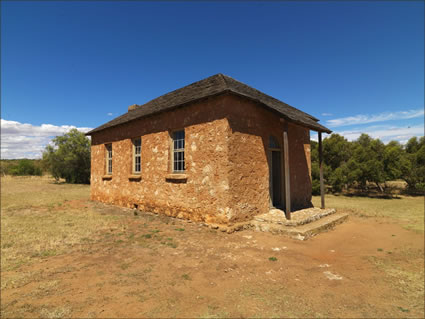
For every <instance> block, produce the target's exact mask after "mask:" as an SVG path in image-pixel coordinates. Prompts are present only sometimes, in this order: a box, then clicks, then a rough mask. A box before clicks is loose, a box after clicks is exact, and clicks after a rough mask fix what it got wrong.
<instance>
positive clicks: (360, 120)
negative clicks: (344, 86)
mask: <svg viewBox="0 0 425 319" xmlns="http://www.w3.org/2000/svg"><path fill="white" fill-rule="evenodd" d="M423 116H424V110H423V109H417V110H408V111H399V112H390V113H388V112H385V113H379V114H372V115H368V114H358V115H355V116H348V117H342V118H338V119H332V120H327V121H326V124H327V125H328V126H330V127H339V126H348V125H358V124H368V123H375V122H385V121H392V120H407V119H412V118H416V117H423Z"/></svg>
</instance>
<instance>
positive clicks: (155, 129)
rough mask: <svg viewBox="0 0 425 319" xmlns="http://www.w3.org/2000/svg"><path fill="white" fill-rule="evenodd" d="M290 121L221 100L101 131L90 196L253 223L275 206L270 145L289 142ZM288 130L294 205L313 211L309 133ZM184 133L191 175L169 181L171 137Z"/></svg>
mask: <svg viewBox="0 0 425 319" xmlns="http://www.w3.org/2000/svg"><path fill="white" fill-rule="evenodd" d="M284 124H285V123H282V122H281V121H280V119H279V117H278V116H276V115H275V114H274V113H272V112H271V111H269V110H267V109H265V108H262V107H261V106H258V105H256V104H255V103H254V102H251V101H249V100H247V99H244V98H241V97H237V96H234V95H221V96H217V97H213V98H210V99H206V100H203V101H201V102H198V103H196V104H192V105H189V106H186V107H183V108H179V109H175V110H174V111H172V112H166V113H161V114H157V115H154V116H150V117H147V118H142V119H139V120H135V121H132V122H129V123H127V124H124V125H120V126H117V127H113V128H110V129H107V130H104V131H100V132H97V133H95V134H94V135H93V136H92V176H91V198H92V199H93V200H98V201H102V202H107V203H112V204H116V205H120V206H126V207H134V205H138V207H139V208H140V209H142V210H147V211H153V212H158V213H164V214H167V215H170V216H178V217H182V218H189V219H192V220H196V221H205V222H207V223H215V224H228V223H234V222H238V221H244V220H249V219H251V218H252V216H254V215H257V214H263V213H266V212H268V210H269V208H270V192H269V154H268V140H269V136H270V135H274V136H275V138H276V139H277V140H278V141H279V143H280V145H283V143H282V129H283V125H284ZM287 125H288V138H289V146H290V149H289V154H290V157H289V158H290V169H291V171H290V173H291V179H290V182H291V197H292V201H291V202H292V205H293V206H294V207H295V208H305V207H309V206H311V202H310V201H311V179H310V166H311V165H310V141H309V139H310V137H309V130H308V129H306V128H303V127H301V126H298V125H293V124H291V123H288V124H287ZM183 128H184V129H185V135H186V137H185V143H186V146H185V161H186V172H185V176H183V179H170V178H169V177H170V173H171V137H170V133H171V132H172V131H174V130H178V129H183ZM135 137H142V151H141V152H142V154H141V162H142V172H141V179H134V178H132V141H131V140H132V138H135ZM105 143H112V145H113V174H112V178H110V179H109V178H105V176H104V175H105V172H106V169H105V168H106V161H105V156H106V154H105V146H104V144H105ZM171 176H172V175H171ZM179 178H182V176H180V177H179Z"/></svg>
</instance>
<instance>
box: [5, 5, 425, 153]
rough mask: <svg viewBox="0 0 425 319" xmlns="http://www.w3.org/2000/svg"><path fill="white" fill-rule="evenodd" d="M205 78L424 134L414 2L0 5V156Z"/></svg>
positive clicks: (322, 113) (340, 124) (37, 149)
mask: <svg viewBox="0 0 425 319" xmlns="http://www.w3.org/2000/svg"><path fill="white" fill-rule="evenodd" d="M216 73H224V74H227V75H229V76H231V77H233V78H235V79H237V80H239V81H242V82H244V83H246V84H248V85H251V86H253V87H255V88H257V89H259V90H261V91H263V92H265V93H267V94H269V95H272V96H274V97H276V98H278V99H280V100H282V101H284V102H286V103H288V104H291V105H293V106H295V107H297V108H299V109H301V110H303V111H305V112H307V113H310V114H312V115H314V116H316V117H318V118H320V119H321V123H322V124H324V125H326V126H328V127H329V128H331V129H332V130H334V131H335V132H337V133H340V134H343V135H344V136H346V137H347V138H348V139H350V140H352V139H355V138H357V137H358V135H359V134H360V133H361V132H366V133H368V134H370V135H372V136H373V137H379V138H381V139H382V140H384V141H385V142H388V141H389V140H391V139H394V140H399V141H401V142H404V141H406V139H408V138H409V137H411V136H421V135H423V131H424V2H422V1H417V2H415V1H405V2H401V1H400V2H397V1H389V2H381V1H379V2H378V1H361V2H349V1H342V2H335V1H331V2H292V1H274V2H261V3H260V2H252V1H250V2H242V1H238V2H194V1H187V2H157V3H151V2H146V1H129V2H125V1H115V2H114V1H107V2H101V1H87V2H82V1H76V2H71V1H58V2H55V1H42V2H36V1H28V2H26V1H15V2H12V1H2V2H1V118H2V125H1V128H2V157H3V158H16V157H37V156H39V155H40V154H41V150H42V149H43V148H44V146H45V145H46V144H47V143H48V142H49V140H50V139H51V137H52V136H54V135H58V134H62V133H63V132H65V131H66V130H68V129H69V128H70V127H73V126H75V127H78V128H80V129H81V130H83V131H84V130H87V129H88V128H94V127H96V126H99V125H101V124H103V123H105V122H107V121H109V120H111V119H112V118H113V117H115V116H118V115H120V114H122V113H124V112H126V110H127V107H128V106H129V105H131V104H135V103H136V104H143V103H145V102H147V101H149V100H151V99H153V98H155V97H157V96H159V95H162V94H164V93H167V92H169V91H171V90H174V89H177V88H180V87H182V86H184V85H187V84H190V83H192V82H195V81H198V80H200V79H202V78H205V77H208V76H210V75H213V74H216ZM312 137H313V138H315V135H314V134H312ZM23 145H27V147H23Z"/></svg>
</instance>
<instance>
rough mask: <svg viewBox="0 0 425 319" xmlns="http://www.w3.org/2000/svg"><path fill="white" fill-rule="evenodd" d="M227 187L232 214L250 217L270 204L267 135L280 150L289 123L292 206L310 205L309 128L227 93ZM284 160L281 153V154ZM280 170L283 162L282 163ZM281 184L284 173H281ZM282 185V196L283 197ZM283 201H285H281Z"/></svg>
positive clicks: (237, 216) (266, 209) (298, 207)
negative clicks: (230, 192)
mask: <svg viewBox="0 0 425 319" xmlns="http://www.w3.org/2000/svg"><path fill="white" fill-rule="evenodd" d="M226 99H227V100H226V104H227V105H231V108H229V114H228V119H229V124H230V127H231V129H232V134H231V138H230V145H229V158H230V161H231V165H232V167H231V170H230V176H229V179H230V188H231V190H232V194H231V196H232V199H233V207H232V214H233V215H234V216H235V218H237V219H239V218H244V219H251V218H252V216H254V215H257V214H264V213H266V212H268V211H269V209H270V207H271V195H270V179H269V174H270V168H269V166H270V161H271V159H270V156H271V153H270V151H269V137H270V136H271V135H272V136H274V137H275V139H276V140H277V141H278V142H279V144H280V147H281V151H282V154H283V129H284V127H285V125H286V126H287V127H288V144H289V166H290V189H291V208H292V210H295V209H300V208H306V207H311V206H312V205H311V162H310V131H309V129H307V128H305V127H302V126H299V125H295V124H292V123H287V122H285V121H284V120H280V119H279V117H278V116H276V115H275V114H274V113H273V112H272V111H270V110H268V109H266V108H263V107H261V106H259V105H258V104H256V103H255V102H252V101H248V100H246V99H243V98H240V97H236V96H228V97H226ZM282 163H283V156H282ZM282 172H284V171H283V166H282ZM282 184H284V173H282ZM284 192H285V189H284V185H282V199H284V198H285V196H284V194H285V193H284ZM282 204H284V202H282Z"/></svg>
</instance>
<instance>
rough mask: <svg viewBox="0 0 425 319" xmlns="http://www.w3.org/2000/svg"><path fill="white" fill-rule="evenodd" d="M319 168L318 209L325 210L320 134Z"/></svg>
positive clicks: (320, 133) (320, 137)
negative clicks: (319, 202)
mask: <svg viewBox="0 0 425 319" xmlns="http://www.w3.org/2000/svg"><path fill="white" fill-rule="evenodd" d="M319 167H320V199H321V205H320V208H321V209H324V208H325V185H324V183H323V151H322V132H319Z"/></svg>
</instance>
